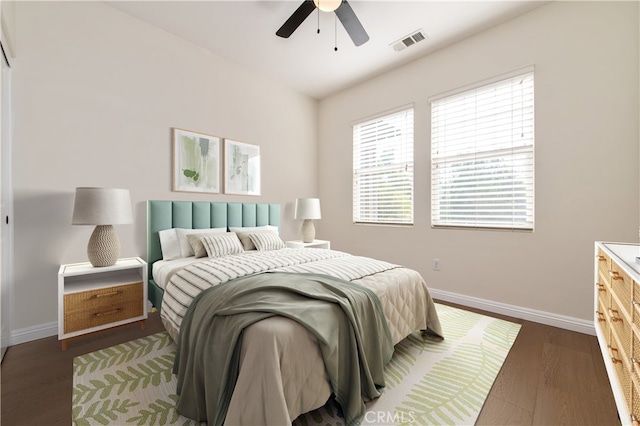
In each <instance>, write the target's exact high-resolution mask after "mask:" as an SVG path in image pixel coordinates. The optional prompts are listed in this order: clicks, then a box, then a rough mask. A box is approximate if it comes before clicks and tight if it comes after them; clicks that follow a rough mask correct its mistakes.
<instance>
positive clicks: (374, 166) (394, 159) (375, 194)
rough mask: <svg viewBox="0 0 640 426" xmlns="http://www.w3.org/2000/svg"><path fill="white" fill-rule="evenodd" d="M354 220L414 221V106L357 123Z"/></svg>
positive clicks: (409, 222) (383, 222) (376, 221)
mask: <svg viewBox="0 0 640 426" xmlns="http://www.w3.org/2000/svg"><path fill="white" fill-rule="evenodd" d="M353 221H354V222H356V223H378V224H409V225H410V224H413V107H411V108H407V109H403V110H402V111H397V112H394V113H390V114H387V115H384V116H381V117H377V118H374V119H371V120H367V121H365V122H362V123H358V124H355V125H354V126H353Z"/></svg>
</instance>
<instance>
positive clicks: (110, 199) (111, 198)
mask: <svg viewBox="0 0 640 426" xmlns="http://www.w3.org/2000/svg"><path fill="white" fill-rule="evenodd" d="M132 222H133V217H132V215H131V197H130V195H129V190H128V189H118V188H76V197H75V202H74V205H73V218H72V220H71V224H72V225H96V227H95V229H94V230H93V233H92V234H91V238H89V244H88V245H87V256H88V257H89V261H90V262H91V264H92V265H93V266H98V267H102V266H111V265H115V263H116V262H117V261H118V257H119V256H120V240H119V239H118V234H116V231H115V229H113V225H120V224H127V223H132Z"/></svg>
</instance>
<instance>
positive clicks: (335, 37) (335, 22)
mask: <svg viewBox="0 0 640 426" xmlns="http://www.w3.org/2000/svg"><path fill="white" fill-rule="evenodd" d="M333 40H334V47H333V51H334V52H337V51H338V15H335V14H334V15H333Z"/></svg>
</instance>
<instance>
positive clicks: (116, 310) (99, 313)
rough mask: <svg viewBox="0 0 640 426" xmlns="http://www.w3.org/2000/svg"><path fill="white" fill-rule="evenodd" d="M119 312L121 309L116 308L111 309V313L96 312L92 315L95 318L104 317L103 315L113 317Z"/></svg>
mask: <svg viewBox="0 0 640 426" xmlns="http://www.w3.org/2000/svg"><path fill="white" fill-rule="evenodd" d="M121 310H122V309H120V308H118V309H113V310H111V311H106V312H96V313H95V314H93V315H95V316H97V317H103V316H105V315H113V314H117V313H118V312H120V311H121Z"/></svg>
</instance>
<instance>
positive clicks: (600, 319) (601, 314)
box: [596, 311, 605, 322]
mask: <svg viewBox="0 0 640 426" xmlns="http://www.w3.org/2000/svg"><path fill="white" fill-rule="evenodd" d="M596 315H598V321H600V322H602V321H605V318H604V313H602V312H600V311H596Z"/></svg>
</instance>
